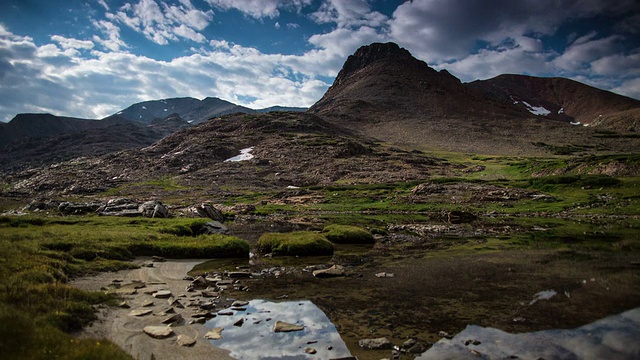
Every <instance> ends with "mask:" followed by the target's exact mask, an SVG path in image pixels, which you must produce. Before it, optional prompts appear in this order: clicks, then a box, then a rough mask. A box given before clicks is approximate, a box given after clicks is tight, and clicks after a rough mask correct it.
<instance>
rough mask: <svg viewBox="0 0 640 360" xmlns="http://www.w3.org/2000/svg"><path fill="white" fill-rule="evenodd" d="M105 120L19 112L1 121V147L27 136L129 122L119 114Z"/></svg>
mask: <svg viewBox="0 0 640 360" xmlns="http://www.w3.org/2000/svg"><path fill="white" fill-rule="evenodd" d="M105 120H106V121H99V120H88V119H80V118H72V117H64V116H55V115H51V114H18V115H16V116H15V117H14V118H13V119H11V121H10V122H8V123H6V124H5V123H0V147H2V146H5V145H7V144H9V143H11V142H12V141H22V140H24V139H27V138H40V137H49V136H54V135H60V134H65V133H72V132H78V131H85V130H92V129H103V128H106V127H109V126H112V125H116V124H126V123H129V121H128V120H126V119H123V118H121V117H117V116H116V117H111V118H109V119H105Z"/></svg>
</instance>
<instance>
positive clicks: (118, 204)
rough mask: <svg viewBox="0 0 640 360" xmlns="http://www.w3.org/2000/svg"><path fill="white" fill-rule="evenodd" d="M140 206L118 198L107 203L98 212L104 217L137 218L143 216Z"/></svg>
mask: <svg viewBox="0 0 640 360" xmlns="http://www.w3.org/2000/svg"><path fill="white" fill-rule="evenodd" d="M139 205H140V204H138V202H137V201H134V200H130V199H127V198H118V199H111V200H109V201H107V203H106V204H104V205H103V206H102V207H100V208H99V209H98V210H97V211H98V214H99V215H102V216H125V217H137V216H142V212H140V211H139V210H138V207H139Z"/></svg>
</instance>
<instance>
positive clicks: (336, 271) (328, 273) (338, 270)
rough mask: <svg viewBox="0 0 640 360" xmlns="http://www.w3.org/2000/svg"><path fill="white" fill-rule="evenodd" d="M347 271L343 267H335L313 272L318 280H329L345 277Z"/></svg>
mask: <svg viewBox="0 0 640 360" xmlns="http://www.w3.org/2000/svg"><path fill="white" fill-rule="evenodd" d="M345 275H346V270H345V268H344V266H342V265H333V266H332V267H330V268H328V269H322V270H316V271H314V272H313V276H315V277H317V278H328V277H338V276H345Z"/></svg>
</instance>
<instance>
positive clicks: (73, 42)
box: [51, 35, 95, 50]
mask: <svg viewBox="0 0 640 360" xmlns="http://www.w3.org/2000/svg"><path fill="white" fill-rule="evenodd" d="M51 40H53V41H55V42H57V43H58V44H60V46H62V48H63V49H85V50H89V49H93V47H94V46H95V44H94V43H93V41H91V40H78V39H72V38H65V37H64V36H60V35H52V36H51Z"/></svg>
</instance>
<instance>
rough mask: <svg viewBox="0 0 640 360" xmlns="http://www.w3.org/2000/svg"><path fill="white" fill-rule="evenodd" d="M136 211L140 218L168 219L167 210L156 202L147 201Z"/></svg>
mask: <svg viewBox="0 0 640 360" xmlns="http://www.w3.org/2000/svg"><path fill="white" fill-rule="evenodd" d="M138 211H139V212H141V213H142V216H144V217H148V218H168V217H169V209H167V207H166V206H164V205H163V204H162V203H161V202H160V201H157V200H152V201H147V202H144V203H142V204H140V206H139V207H138Z"/></svg>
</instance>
